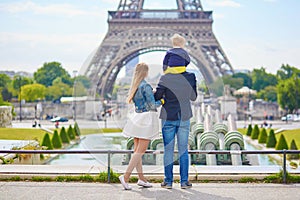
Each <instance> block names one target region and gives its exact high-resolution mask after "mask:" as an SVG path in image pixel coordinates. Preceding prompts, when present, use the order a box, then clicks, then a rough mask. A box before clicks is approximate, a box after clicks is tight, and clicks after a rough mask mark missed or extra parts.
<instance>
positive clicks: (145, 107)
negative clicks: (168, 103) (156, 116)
mask: <svg viewBox="0 0 300 200" xmlns="http://www.w3.org/2000/svg"><path fill="white" fill-rule="evenodd" d="M133 102H134V105H135V112H137V113H142V112H148V111H150V110H151V111H156V108H157V107H159V106H160V105H161V104H162V103H161V100H158V101H155V99H154V95H153V91H152V87H151V86H150V84H149V83H147V82H146V81H145V80H142V81H141V83H140V85H139V87H138V89H137V91H136V93H135V95H134V97H133Z"/></svg>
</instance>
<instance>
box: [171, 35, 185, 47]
mask: <svg viewBox="0 0 300 200" xmlns="http://www.w3.org/2000/svg"><path fill="white" fill-rule="evenodd" d="M171 40H172V45H173V47H174V46H178V47H181V48H183V47H184V46H185V38H184V37H182V36H181V35H179V34H177V33H176V34H174V35H173V36H172V37H171Z"/></svg>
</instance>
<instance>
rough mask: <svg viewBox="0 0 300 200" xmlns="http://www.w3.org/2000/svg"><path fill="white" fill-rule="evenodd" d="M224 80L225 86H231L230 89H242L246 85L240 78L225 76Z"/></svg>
mask: <svg viewBox="0 0 300 200" xmlns="http://www.w3.org/2000/svg"><path fill="white" fill-rule="evenodd" d="M222 78H223V82H224V85H230V87H231V88H234V89H240V88H241V87H242V86H243V85H244V79H243V78H240V77H235V76H230V75H225V76H223V77H222ZM223 89H224V87H223Z"/></svg>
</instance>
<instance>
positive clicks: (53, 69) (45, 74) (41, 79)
mask: <svg viewBox="0 0 300 200" xmlns="http://www.w3.org/2000/svg"><path fill="white" fill-rule="evenodd" d="M33 76H34V79H35V81H36V82H37V83H40V84H42V85H45V86H47V87H48V86H51V85H52V82H53V81H54V80H55V79H56V78H58V77H60V78H61V79H62V82H63V83H65V84H68V85H69V86H71V85H72V81H71V77H70V75H69V73H68V72H67V71H66V70H65V69H64V68H63V67H62V66H61V64H60V63H59V62H50V63H44V65H43V67H41V68H39V69H38V70H37V72H35V73H34V75H33Z"/></svg>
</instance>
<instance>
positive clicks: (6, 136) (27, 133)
mask: <svg viewBox="0 0 300 200" xmlns="http://www.w3.org/2000/svg"><path fill="white" fill-rule="evenodd" d="M80 131H81V134H82V135H88V134H95V133H115V132H121V131H122V130H121V129H118V128H103V129H80ZM58 132H59V130H58ZM45 133H46V132H45V131H44V130H41V129H34V128H0V140H38V141H39V142H41V141H42V140H43V138H44V135H45Z"/></svg>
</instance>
